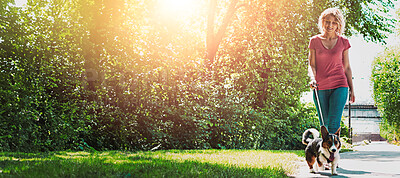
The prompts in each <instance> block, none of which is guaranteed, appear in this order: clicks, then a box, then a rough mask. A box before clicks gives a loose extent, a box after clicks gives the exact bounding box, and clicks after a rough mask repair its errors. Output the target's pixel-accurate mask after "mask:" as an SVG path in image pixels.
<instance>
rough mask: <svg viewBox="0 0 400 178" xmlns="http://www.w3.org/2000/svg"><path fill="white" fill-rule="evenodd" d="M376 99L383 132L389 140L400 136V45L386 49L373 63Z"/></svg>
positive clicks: (372, 78)
mask: <svg viewBox="0 0 400 178" xmlns="http://www.w3.org/2000/svg"><path fill="white" fill-rule="evenodd" d="M371 80H372V82H373V84H374V88H373V90H374V100H375V103H376V105H377V106H378V110H379V111H380V113H381V116H382V124H381V133H382V136H384V137H385V138H386V139H388V140H392V139H398V138H399V136H400V132H399V131H400V89H399V88H400V47H395V48H392V49H388V50H386V51H385V52H384V53H383V54H381V55H380V56H378V57H376V58H375V60H374V63H373V69H372V77H371Z"/></svg>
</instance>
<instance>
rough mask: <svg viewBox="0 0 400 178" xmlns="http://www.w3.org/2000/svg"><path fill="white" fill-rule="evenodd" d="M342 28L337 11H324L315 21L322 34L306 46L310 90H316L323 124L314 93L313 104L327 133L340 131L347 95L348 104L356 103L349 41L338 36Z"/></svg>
mask: <svg viewBox="0 0 400 178" xmlns="http://www.w3.org/2000/svg"><path fill="white" fill-rule="evenodd" d="M344 26H345V22H344V17H343V15H342V13H341V12H340V11H339V9H336V8H329V9H326V10H325V11H324V12H322V14H321V16H320V17H319V21H318V27H319V29H320V33H321V34H319V35H316V36H313V37H312V38H311V40H310V44H309V49H310V52H309V56H308V60H309V65H310V66H309V76H310V78H311V82H310V87H311V88H312V89H315V88H317V90H318V98H319V103H320V106H321V110H322V115H323V121H322V120H321V115H320V114H321V112H320V111H319V107H318V105H317V100H316V96H315V93H314V103H315V105H316V106H317V110H318V115H319V120H320V124H321V125H325V126H326V127H327V128H328V131H329V133H335V132H336V131H337V130H338V129H339V128H340V121H341V118H342V113H343V109H344V105H345V104H346V101H347V96H348V95H349V92H350V103H353V102H354V101H355V96H354V89H353V81H352V73H351V68H350V63H349V48H350V47H351V46H350V43H349V40H348V39H346V38H344V37H343V36H341V35H342V33H343V31H344ZM317 86H318V87H317ZM323 122H324V123H323Z"/></svg>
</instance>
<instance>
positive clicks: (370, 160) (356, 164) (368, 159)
mask: <svg viewBox="0 0 400 178" xmlns="http://www.w3.org/2000/svg"><path fill="white" fill-rule="evenodd" d="M354 150H355V151H353V152H346V153H341V154H340V157H341V159H340V162H339V168H338V169H337V172H338V175H337V176H331V173H330V170H327V171H322V172H321V173H317V174H312V173H309V172H308V171H309V169H308V166H307V163H306V162H305V161H303V162H302V163H300V164H301V166H300V173H298V174H297V175H296V176H295V177H400V146H395V145H391V144H388V143H386V142H372V143H371V144H369V145H365V146H355V147H354Z"/></svg>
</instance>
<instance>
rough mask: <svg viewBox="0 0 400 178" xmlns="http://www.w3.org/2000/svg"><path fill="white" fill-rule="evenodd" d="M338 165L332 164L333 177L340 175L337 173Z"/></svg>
mask: <svg viewBox="0 0 400 178" xmlns="http://www.w3.org/2000/svg"><path fill="white" fill-rule="evenodd" d="M337 165H338V164H337V162H332V167H331V169H332V175H337V174H338V173H337V171H336V168H337Z"/></svg>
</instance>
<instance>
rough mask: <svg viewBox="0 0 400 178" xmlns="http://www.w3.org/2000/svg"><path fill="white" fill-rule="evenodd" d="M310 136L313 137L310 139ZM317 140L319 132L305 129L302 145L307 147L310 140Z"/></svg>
mask: <svg viewBox="0 0 400 178" xmlns="http://www.w3.org/2000/svg"><path fill="white" fill-rule="evenodd" d="M310 135H312V136H313V139H311V138H310ZM316 138H319V132H318V130H317V129H314V128H311V129H307V130H306V131H305V132H304V133H303V139H302V142H303V144H304V145H308V143H310V142H311V141H312V140H314V139H316Z"/></svg>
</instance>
